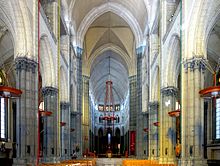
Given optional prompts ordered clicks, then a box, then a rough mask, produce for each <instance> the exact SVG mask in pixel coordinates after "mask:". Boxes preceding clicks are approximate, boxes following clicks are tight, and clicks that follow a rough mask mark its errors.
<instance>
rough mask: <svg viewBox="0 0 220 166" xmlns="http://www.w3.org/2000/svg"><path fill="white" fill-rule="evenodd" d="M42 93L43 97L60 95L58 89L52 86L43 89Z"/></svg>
mask: <svg viewBox="0 0 220 166" xmlns="http://www.w3.org/2000/svg"><path fill="white" fill-rule="evenodd" d="M42 93H43V96H54V95H56V94H57V93H58V89H57V88H54V87H51V86H46V87H43V88H42Z"/></svg>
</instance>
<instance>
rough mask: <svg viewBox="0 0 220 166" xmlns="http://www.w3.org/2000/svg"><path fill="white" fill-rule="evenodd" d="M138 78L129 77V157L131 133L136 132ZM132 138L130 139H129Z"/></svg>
mask: <svg viewBox="0 0 220 166" xmlns="http://www.w3.org/2000/svg"><path fill="white" fill-rule="evenodd" d="M136 86H137V76H136V75H134V76H130V77H129V93H130V94H129V96H130V99H129V104H130V105H129V108H130V116H129V118H130V119H129V122H130V123H129V129H128V133H127V138H128V139H127V143H128V144H127V145H128V146H127V147H128V149H127V150H128V152H129V155H130V154H131V138H130V136H131V132H133V131H135V130H136V116H137V115H136V91H137V88H136ZM129 138H130V139H129Z"/></svg>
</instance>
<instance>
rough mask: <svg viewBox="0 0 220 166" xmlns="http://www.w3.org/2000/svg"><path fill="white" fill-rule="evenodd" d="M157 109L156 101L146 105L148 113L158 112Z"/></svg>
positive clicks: (157, 103)
mask: <svg viewBox="0 0 220 166" xmlns="http://www.w3.org/2000/svg"><path fill="white" fill-rule="evenodd" d="M158 107H159V102H158V101H152V102H149V103H148V108H149V110H150V111H153V110H158Z"/></svg>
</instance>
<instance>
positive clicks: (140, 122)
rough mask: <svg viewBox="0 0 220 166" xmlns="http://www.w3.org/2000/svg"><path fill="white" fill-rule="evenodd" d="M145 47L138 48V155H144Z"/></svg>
mask: <svg viewBox="0 0 220 166" xmlns="http://www.w3.org/2000/svg"><path fill="white" fill-rule="evenodd" d="M143 52H144V47H143V46H141V47H139V48H137V49H136V55H137V100H136V116H137V118H136V156H137V157H142V156H144V148H143V141H144V138H143V132H142V131H143V115H142V56H143Z"/></svg>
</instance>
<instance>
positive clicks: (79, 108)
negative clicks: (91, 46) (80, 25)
mask: <svg viewBox="0 0 220 166" xmlns="http://www.w3.org/2000/svg"><path fill="white" fill-rule="evenodd" d="M82 53H83V49H82V48H79V47H77V112H78V114H77V116H76V134H77V135H76V139H77V144H78V145H79V149H80V151H79V153H78V154H80V155H81V154H82V132H81V131H82V119H81V118H82Z"/></svg>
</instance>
